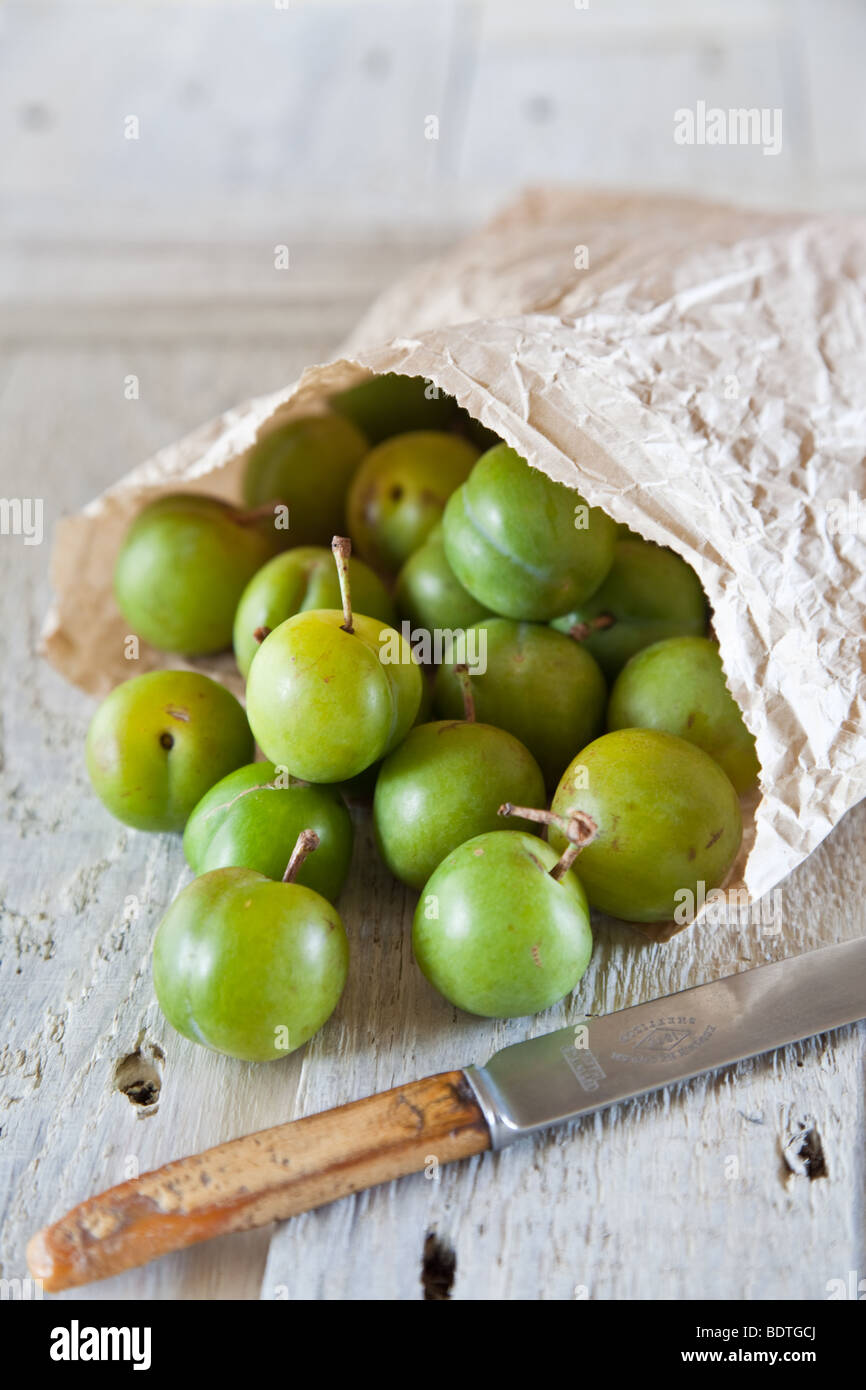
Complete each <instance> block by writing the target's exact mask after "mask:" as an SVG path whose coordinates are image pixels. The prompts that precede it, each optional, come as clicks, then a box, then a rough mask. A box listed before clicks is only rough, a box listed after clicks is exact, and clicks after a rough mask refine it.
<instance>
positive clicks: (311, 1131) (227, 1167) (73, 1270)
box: [27, 1071, 490, 1293]
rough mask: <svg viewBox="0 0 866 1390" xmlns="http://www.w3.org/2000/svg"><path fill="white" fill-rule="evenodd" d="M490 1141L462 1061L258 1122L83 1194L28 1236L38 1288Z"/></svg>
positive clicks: (301, 1207) (100, 1272)
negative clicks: (459, 1067)
mask: <svg viewBox="0 0 866 1390" xmlns="http://www.w3.org/2000/svg"><path fill="white" fill-rule="evenodd" d="M489 1148H490V1134H489V1132H488V1129H487V1125H486V1123H485V1120H484V1117H483V1115H482V1113H481V1110H480V1109H479V1106H478V1103H477V1102H476V1100H475V1097H474V1095H473V1093H472V1090H471V1088H470V1086H469V1085H468V1083H467V1081H466V1078H465V1076H464V1074H463V1072H462V1071H449V1072H442V1073H440V1074H439V1075H438V1076H429V1077H427V1078H425V1080H423V1081H413V1082H410V1083H409V1084H408V1085H406V1086H397V1087H395V1089H394V1090H392V1091H383V1092H382V1093H381V1094H380V1095H375V1096H369V1097H368V1098H367V1099H366V1100H358V1101H354V1102H353V1103H352V1104H351V1105H341V1106H340V1107H339V1108H338V1109H336V1110H326V1111H324V1112H323V1113H322V1114H319V1115H310V1116H308V1117H307V1118H306V1119H303V1120H294V1121H292V1122H291V1123H289V1124H285V1125H277V1126H276V1127H275V1128H274V1129H264V1130H261V1131H259V1133H258V1134H249V1135H246V1136H245V1137H244V1138H243V1139H234V1140H232V1141H231V1143H228V1144H220V1145H219V1146H218V1147H217V1148H215V1149H208V1150H207V1151H206V1152H205V1153H202V1154H195V1155H193V1156H192V1157H190V1158H182V1159H179V1160H178V1161H177V1162H175V1163H167V1164H166V1165H165V1167H164V1168H156V1169H155V1170H154V1171H153V1172H151V1173H143V1174H142V1175H141V1177H139V1178H134V1179H133V1180H132V1181H130V1182H124V1183H121V1184H120V1185H119V1186H118V1187H112V1188H110V1189H109V1190H108V1191H107V1192H102V1193H100V1194H99V1195H98V1196H96V1197H91V1198H89V1200H88V1201H86V1202H82V1203H81V1205H80V1206H77V1207H74V1208H73V1209H72V1211H70V1212H67V1214H66V1215H65V1216H63V1217H61V1219H60V1220H59V1221H56V1222H55V1223H54V1225H53V1226H46V1227H45V1229H44V1230H42V1231H39V1232H38V1234H37V1235H35V1236H33V1238H32V1240H31V1241H30V1243H29V1245H28V1247H27V1259H28V1263H29V1265H30V1271H31V1273H32V1275H33V1276H34V1278H37V1279H41V1280H42V1282H43V1287H44V1288H45V1289H46V1290H47V1291H48V1292H49V1293H55V1292H57V1291H58V1290H60V1289H71V1288H74V1287H76V1285H79V1284H87V1283H89V1282H90V1281H91V1280H93V1279H107V1278H109V1277H110V1276H111V1275H112V1274H120V1273H121V1272H122V1271H123V1270H125V1269H132V1268H134V1267H135V1266H136V1265H142V1264H146V1263H147V1261H148V1260H154V1259H156V1258H157V1256H159V1255H166V1254H168V1253H169V1252H170V1251H173V1250H183V1249H185V1248H186V1247H187V1246H189V1245H195V1244H196V1243H197V1242H198V1241H202V1240H209V1239H210V1238H211V1236H219V1235H223V1234H225V1233H226V1232H227V1231H246V1230H249V1229H250V1228H251V1227H253V1226H264V1225H267V1223H268V1222H269V1221H282V1220H284V1219H285V1217H287V1216H295V1215H297V1213H298V1212H302V1211H309V1210H311V1209H312V1208H313V1207H320V1206H324V1205H325V1204H326V1203H327V1202H333V1201H336V1199H337V1198H338V1197H345V1196H347V1195H348V1194H349V1193H350V1192H359V1191H361V1190H363V1189H364V1188H366V1187H375V1185H376V1184H377V1183H382V1182H388V1181H390V1179H391V1178H399V1177H403V1176H404V1175H405V1174H406V1173H415V1172H418V1171H419V1170H420V1169H422V1168H424V1167H425V1166H426V1165H427V1164H428V1163H429V1162H431V1160H436V1161H437V1162H439V1163H448V1162H449V1161H450V1160H452V1159H457V1158H468V1157H470V1155H472V1154H477V1153H483V1152H484V1150H485V1149H489Z"/></svg>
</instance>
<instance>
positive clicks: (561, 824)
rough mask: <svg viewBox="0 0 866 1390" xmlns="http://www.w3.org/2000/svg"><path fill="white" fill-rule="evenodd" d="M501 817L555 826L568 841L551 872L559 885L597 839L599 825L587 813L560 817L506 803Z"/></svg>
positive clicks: (550, 812)
mask: <svg viewBox="0 0 866 1390" xmlns="http://www.w3.org/2000/svg"><path fill="white" fill-rule="evenodd" d="M498 814H499V815H500V816H519V817H520V819H521V820H531V821H536V822H537V823H538V824H539V825H555V826H556V828H557V830H558V831H560V833H561V834H563V835H564V836H565V838H566V840H567V841H568V844H567V845H566V847H565V849H564V850H563V851H562V854H561V855H560V857H559V859H558V860H557V862H556V863H555V864H554V866H553V868H552V869H551V870H550V877H551V878H553V879H556V882H557V883H559V882H560V880H561V879H562V878H564V876H565V875H566V874H567V873H568V871H569V869H570V868H571V866H572V864H573V863H574V861H575V859H576V858H577V856H578V855H579V854H580V851H581V850H582V849H585V848H586V846H587V845H588V844H589V843H590V842H591V841H592V840H594V839H595V837H596V835H597V834H598V824H597V823H596V821H594V820H593V818H592V816H588V815H587V814H586V812H585V811H572V812H571V814H570V815H567V816H560V815H558V814H557V812H556V811H544V810H538V809H537V808H536V807H534V806H515V805H514V804H513V803H512V802H510V801H506V802H505V803H504V804H503V805H502V806H500V808H499V811H498Z"/></svg>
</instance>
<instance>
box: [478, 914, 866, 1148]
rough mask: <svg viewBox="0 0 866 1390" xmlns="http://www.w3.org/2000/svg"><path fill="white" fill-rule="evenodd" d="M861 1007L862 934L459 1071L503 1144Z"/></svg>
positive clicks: (830, 1023) (494, 1138)
mask: <svg viewBox="0 0 866 1390" xmlns="http://www.w3.org/2000/svg"><path fill="white" fill-rule="evenodd" d="M863 1017H866V938H863V939H860V940H857V941H848V942H843V943H842V944H840V945H837V946H825V947H823V948H821V949H820V950H817V951H808V952H806V953H805V954H804V955H801V956H794V957H791V958H789V959H787V960H782V961H777V962H776V963H774V964H772V965H762V966H757V967H756V968H755V969H753V970H744V971H741V972H740V973H739V974H737V975H729V976H726V977H725V978H724V979H721V980H715V981H713V982H712V983H710V984H705V985H696V986H695V987H694V988H692V989H685V990H682V991H681V992H680V993H678V994H671V995H668V996H667V997H665V998H663V999H655V1000H653V1001H652V1002H651V1003H648V1004H636V1005H634V1006H633V1007H632V1008H630V1009H622V1010H620V1011H618V1012H617V1013H613V1014H606V1015H603V1016H601V1017H597V1018H590V1019H586V1020H584V1021H583V1022H581V1023H579V1024H576V1025H573V1026H572V1027H570V1028H562V1029H560V1030H559V1031H558V1032H556V1033H546V1034H544V1035H543V1036H542V1037H538V1038H531V1039H529V1040H528V1041H526V1042H521V1043H514V1044H513V1045H512V1046H510V1047H506V1048H503V1049H502V1051H501V1052H497V1054H496V1056H495V1057H493V1058H492V1059H491V1060H490V1061H489V1062H488V1063H487V1065H486V1066H484V1067H468V1068H467V1069H466V1077H467V1080H468V1081H469V1084H470V1086H471V1087H472V1090H473V1092H474V1093H475V1096H476V1098H477V1100H478V1103H479V1105H480V1106H481V1110H482V1113H483V1115H484V1118H485V1120H486V1121H487V1125H488V1128H489V1130H490V1137H491V1143H492V1147H493V1148H494V1149H501V1148H504V1147H506V1146H507V1145H508V1144H512V1143H514V1142H515V1140H517V1139H520V1138H522V1136H524V1135H526V1134H531V1133H533V1132H534V1131H535V1130H539V1129H546V1128H548V1127H549V1126H551V1125H558V1124H563V1123H564V1122H565V1121H567V1120H574V1119H577V1118H578V1117H579V1116H581V1115H585V1114H587V1113H589V1112H590V1111H593V1110H601V1109H603V1108H604V1107H605V1106H608V1105H613V1104H615V1103H616V1102H617V1101H621V1100H628V1099H631V1098H632V1097H634V1096H639V1095H643V1094H645V1093H646V1092H647V1091H654V1090H658V1089H659V1088H660V1087H662V1086H669V1085H672V1084H674V1083H675V1082H678V1081H686V1080H688V1078H689V1077H692V1076H697V1075H699V1074H700V1073H701V1072H705V1071H714V1070H716V1069H717V1068H719V1067H724V1066H728V1065H730V1064H731V1063H732V1062H738V1061H741V1060H743V1059H744V1058H746V1057H754V1056H757V1055H758V1054H760V1053H762V1052H769V1051H771V1050H772V1049H773V1048H776V1047H782V1046H784V1045H785V1044H786V1043H792V1042H798V1041H799V1040H801V1039H802V1038H808V1037H812V1035H813V1034H815V1033H823V1032H826V1031H828V1030H830V1029H833V1028H840V1027H842V1026H843V1025H844V1024H846V1023H855V1022H857V1020H858V1019H860V1018H863Z"/></svg>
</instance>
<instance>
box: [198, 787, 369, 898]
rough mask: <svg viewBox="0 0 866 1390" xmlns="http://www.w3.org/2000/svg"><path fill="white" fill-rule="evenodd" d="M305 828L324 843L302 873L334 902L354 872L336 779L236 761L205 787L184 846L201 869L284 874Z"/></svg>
mask: <svg viewBox="0 0 866 1390" xmlns="http://www.w3.org/2000/svg"><path fill="white" fill-rule="evenodd" d="M305 828H309V829H311V830H314V831H315V832H316V835H317V836H318V840H319V845H318V849H317V850H316V853H315V854H311V855H310V856H309V858H308V859H307V860H306V861H305V862H304V864H303V866H302V867H301V869H300V871H299V873H298V878H297V881H298V883H303V884H305V885H306V886H307V887H308V888H313V889H315V891H316V892H317V893H321V895H322V897H323V898H328V899H329V900H330V901H331V902H334V901H335V900H336V899H337V898H338V897H339V895H340V891H341V889H342V887H343V884H344V883H345V881H346V874H347V873H348V872H349V861H350V860H351V858H352V840H353V837H354V831H353V829H352V818H351V816H350V815H349V813H348V811H347V810H346V807H345V806H344V804H343V802H342V800H341V798H340V797H339V795H338V794H337V793H336V792H335V791H334V789H333V788H332V787H313V786H310V785H309V784H308V783H306V782H298V781H295V780H294V778H291V777H290V776H289V775H288V774H287V773H286V771H285V769H284V768H277V767H275V766H274V764H273V763H250V764H249V766H248V767H239V768H238V769H237V771H236V772H230V773H229V775H228V777H223V779H222V781H221V782H217V784H216V786H215V787H211V789H210V791H208V792H205V794H204V796H203V797H202V799H201V801H200V802H199V803H198V805H197V806H196V807H195V809H194V810H193V812H192V815H191V816H190V818H189V820H188V821H187V823H186V830H185V831H184V834H183V851H184V854H185V855H186V859H187V863H188V864H189V866H190V868H191V869H192V870H193V873H196V874H204V873H207V872H208V871H209V870H211V869H227V868H241V869H256V870H257V871H258V872H259V873H261V874H265V876H266V877H267V878H274V879H279V878H282V876H283V871H284V869H285V867H286V846H287V845H293V844H294V843H295V841H296V840H297V838H298V836H299V835H300V833H301V831H302V830H304V829H305Z"/></svg>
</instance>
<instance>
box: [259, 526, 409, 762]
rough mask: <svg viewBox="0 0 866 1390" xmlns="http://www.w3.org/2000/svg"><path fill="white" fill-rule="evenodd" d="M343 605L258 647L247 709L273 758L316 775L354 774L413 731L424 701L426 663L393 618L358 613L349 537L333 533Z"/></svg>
mask: <svg viewBox="0 0 866 1390" xmlns="http://www.w3.org/2000/svg"><path fill="white" fill-rule="evenodd" d="M333 546H334V552H335V555H336V557H337V562H338V568H339V574H340V584H341V591H342V594H343V609H342V611H339V610H337V609H327V608H325V609H313V610H312V611H310V612H306V613H296V614H295V616H294V617H293V618H289V619H288V620H287V621H286V622H284V623H281V624H280V626H279V627H278V628H275V629H274V631H273V632H272V633H270V634H269V636H267V637H266V638H265V640H264V641H263V642H262V644H261V646H260V647H259V649H258V651H257V652H256V654H255V656H254V658H253V663H252V666H251V667H250V673H249V678H248V680H247V712H248V715H249V721H250V727H251V728H252V730H253V733H254V734H255V736H256V741H257V743H258V745H259V747H260V748H261V750H262V752H263V753H264V754H265V757H266V758H269V759H270V761H271V762H273V763H279V764H280V765H281V766H283V767H286V768H288V770H289V771H290V772H291V773H293V774H294V776H296V777H301V778H303V779H304V781H307V782H346V781H348V780H349V779H351V778H353V777H356V776H357V775H358V773H359V772H363V771H364V769H365V768H367V767H369V766H370V765H371V763H374V762H376V761H377V760H378V759H379V758H382V757H384V756H385V755H386V754H387V753H389V752H390V751H391V750H392V749H393V748H396V747H397V745H398V744H399V743H401V742H402V740H403V739H404V738H405V737H406V734H407V733H408V732H409V730H410V729H411V727H412V724H413V722H414V720H415V716H416V715H417V713H418V707H419V705H420V703H421V694H422V677H421V668H420V667H419V665H418V663H417V662H416V660H415V657H414V655H413V653H412V649H411V647H410V646H409V643H408V642H406V641H405V639H404V638H403V637H402V636H401V635H400V633H398V632H397V631H396V629H394V628H392V627H389V626H388V624H387V623H381V622H379V620H378V619H377V618H368V617H366V616H365V615H362V614H355V613H353V612H352V606H351V598H350V592H349V574H348V556H349V550H350V544H349V541H348V540H347V539H346V538H345V537H335V538H334V543H333Z"/></svg>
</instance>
